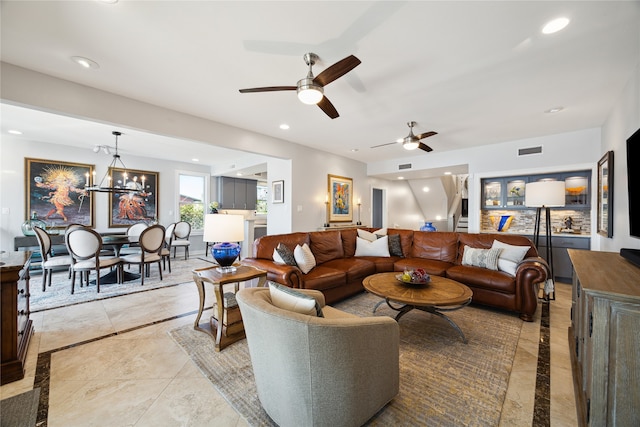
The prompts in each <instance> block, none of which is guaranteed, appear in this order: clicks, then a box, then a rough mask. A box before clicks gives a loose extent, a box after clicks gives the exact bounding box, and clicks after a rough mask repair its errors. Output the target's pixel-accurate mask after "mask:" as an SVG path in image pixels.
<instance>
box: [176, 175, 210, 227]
mask: <svg viewBox="0 0 640 427" xmlns="http://www.w3.org/2000/svg"><path fill="white" fill-rule="evenodd" d="M208 180H209V177H208V175H205V174H198V173H193V172H191V173H189V172H178V189H179V191H178V195H179V199H178V211H179V212H180V221H186V222H188V223H189V224H191V230H202V229H203V228H204V214H205V209H204V207H205V206H206V203H207V193H208V192H207V182H208Z"/></svg>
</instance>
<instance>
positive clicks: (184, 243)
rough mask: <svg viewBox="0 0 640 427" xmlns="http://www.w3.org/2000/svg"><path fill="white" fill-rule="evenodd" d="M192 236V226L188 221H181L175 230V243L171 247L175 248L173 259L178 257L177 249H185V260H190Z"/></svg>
mask: <svg viewBox="0 0 640 427" xmlns="http://www.w3.org/2000/svg"><path fill="white" fill-rule="evenodd" d="M190 235H191V224H189V223H188V222H186V221H180V222H177V223H176V227H175V229H174V230H173V242H172V243H171V247H172V248H173V257H174V258H175V257H176V249H177V248H184V259H188V258H189V245H190V244H191V242H190V241H189V236H190Z"/></svg>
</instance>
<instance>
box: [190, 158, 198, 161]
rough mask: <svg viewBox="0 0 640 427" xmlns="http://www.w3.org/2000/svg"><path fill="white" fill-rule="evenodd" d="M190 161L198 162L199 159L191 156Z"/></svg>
mask: <svg viewBox="0 0 640 427" xmlns="http://www.w3.org/2000/svg"><path fill="white" fill-rule="evenodd" d="M191 161H192V162H199V161H200V159H196V158H193V159H191Z"/></svg>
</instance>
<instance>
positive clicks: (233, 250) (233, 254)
mask: <svg viewBox="0 0 640 427" xmlns="http://www.w3.org/2000/svg"><path fill="white" fill-rule="evenodd" d="M240 249H241V248H240V245H239V244H237V243H229V242H224V243H216V244H215V245H213V246H212V247H211V256H212V257H213V259H215V260H216V261H217V262H218V264H219V265H220V267H218V269H217V270H218V271H219V272H221V273H233V272H234V271H236V268H235V267H234V266H233V262H234V261H235V260H236V258H238V255H240Z"/></svg>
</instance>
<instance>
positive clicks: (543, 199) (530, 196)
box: [524, 181, 565, 208]
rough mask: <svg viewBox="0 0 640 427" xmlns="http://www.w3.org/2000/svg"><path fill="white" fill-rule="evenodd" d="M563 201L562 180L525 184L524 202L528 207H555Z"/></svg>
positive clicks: (562, 204) (562, 203)
mask: <svg viewBox="0 0 640 427" xmlns="http://www.w3.org/2000/svg"><path fill="white" fill-rule="evenodd" d="M564 203H565V190H564V181H540V182H530V183H528V184H526V186H525V194H524V204H525V205H526V206H528V207H532V208H540V207H557V206H564Z"/></svg>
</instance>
